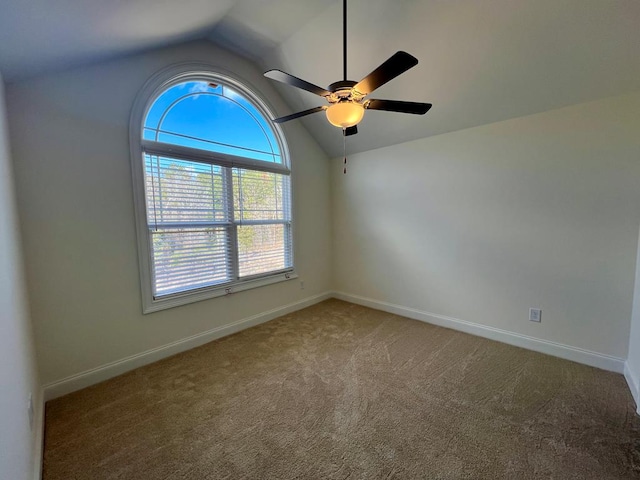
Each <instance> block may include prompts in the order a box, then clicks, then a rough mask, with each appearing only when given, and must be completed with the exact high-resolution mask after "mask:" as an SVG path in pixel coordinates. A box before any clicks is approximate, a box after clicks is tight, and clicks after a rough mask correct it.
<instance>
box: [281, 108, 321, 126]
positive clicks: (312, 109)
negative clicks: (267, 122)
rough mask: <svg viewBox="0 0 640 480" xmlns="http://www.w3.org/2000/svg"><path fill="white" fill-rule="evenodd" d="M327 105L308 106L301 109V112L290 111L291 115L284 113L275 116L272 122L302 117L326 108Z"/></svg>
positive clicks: (282, 121)
mask: <svg viewBox="0 0 640 480" xmlns="http://www.w3.org/2000/svg"><path fill="white" fill-rule="evenodd" d="M326 109H327V107H324V106H323V107H315V108H310V109H309V110H303V111H302V112H298V113H292V114H291V115H285V116H284V117H280V118H276V119H274V120H273V123H284V122H288V121H289V120H295V119H296V118H300V117H304V116H305V115H311V114H312V113H316V112H321V111H322V110H326Z"/></svg>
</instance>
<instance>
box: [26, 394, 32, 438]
mask: <svg viewBox="0 0 640 480" xmlns="http://www.w3.org/2000/svg"><path fill="white" fill-rule="evenodd" d="M27 413H28V414H29V427H30V428H31V430H33V396H32V395H31V394H29V398H28V399H27Z"/></svg>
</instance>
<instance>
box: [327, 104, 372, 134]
mask: <svg viewBox="0 0 640 480" xmlns="http://www.w3.org/2000/svg"><path fill="white" fill-rule="evenodd" d="M326 113H327V120H329V123H330V124H331V125H334V126H336V127H340V128H349V127H353V126H354V125H357V124H358V123H360V121H361V120H362V117H364V106H363V105H362V104H361V103H357V102H337V103H334V104H332V105H331V106H329V108H327V110H326Z"/></svg>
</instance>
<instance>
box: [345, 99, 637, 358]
mask: <svg viewBox="0 0 640 480" xmlns="http://www.w3.org/2000/svg"><path fill="white" fill-rule="evenodd" d="M437 107H438V105H437V102H435V106H434V108H433V110H432V111H431V112H430V113H429V115H433V118H432V121H437V115H438V108H437ZM387 115H388V119H389V121H393V118H394V117H393V114H387ZM360 130H361V135H374V133H372V132H368V131H367V127H366V118H365V121H364V122H363V124H362V127H361V129H360ZM639 132H640V93H635V94H630V95H625V96H620V97H614V98H608V99H604V100H599V101H594V102H590V103H585V104H580V105H576V106H572V107H567V108H562V109H559V110H553V111H549V112H546V113H541V114H536V115H532V116H527V117H522V118H517V119H513V120H508V121H504V122H499V123H495V124H490V125H485V126H481V127H477V128H471V129H467V130H462V131H458V132H453V133H449V134H444V135H440V136H435V137H430V138H426V139H422V140H417V141H413V142H408V143H404V144H400V145H395V146H391V147H387V148H382V149H378V150H374V151H370V152H366V153H362V154H358V155H352V156H351V157H350V158H349V167H348V174H347V175H343V174H342V173H341V168H340V167H339V165H338V164H339V162H340V161H341V160H340V159H336V160H335V161H334V167H333V172H332V173H333V177H332V189H333V196H332V199H333V219H334V252H335V254H334V270H335V271H334V276H335V281H334V283H335V287H336V288H337V290H338V291H342V292H346V293H348V294H351V295H357V296H360V297H364V298H368V299H373V300H376V301H378V302H387V303H390V304H395V305H400V306H403V307H409V308H410V309H415V310H417V311H419V312H427V313H432V314H436V315H438V316H439V317H440V318H442V317H450V318H452V319H457V320H463V321H467V322H474V323H477V324H480V325H482V326H485V327H489V328H490V329H491V328H494V329H501V330H505V331H508V332H512V333H515V334H517V335H526V336H528V337H534V338H536V339H541V340H544V341H546V342H547V343H546V345H548V346H550V347H553V346H554V345H553V344H552V343H549V342H553V343H554V344H555V343H560V344H564V345H568V346H570V347H573V351H574V353H578V354H582V353H584V352H582V350H588V351H591V352H597V353H599V354H603V355H604V356H611V357H615V358H614V360H615V361H616V362H617V365H618V367H614V368H617V369H619V370H621V369H622V364H623V363H622V362H623V360H624V359H626V358H627V349H628V345H629V322H630V318H631V307H632V298H633V285H634V274H635V258H636V247H637V242H638V225H640V208H639V206H640V134H639ZM529 307H539V308H542V310H543V314H542V323H541V324H536V323H532V322H529V321H528V309H529ZM634 331H635V334H636V335H637V334H638V332H637V330H634ZM525 340H526V339H525ZM587 353H588V352H587ZM616 359H617V360H616Z"/></svg>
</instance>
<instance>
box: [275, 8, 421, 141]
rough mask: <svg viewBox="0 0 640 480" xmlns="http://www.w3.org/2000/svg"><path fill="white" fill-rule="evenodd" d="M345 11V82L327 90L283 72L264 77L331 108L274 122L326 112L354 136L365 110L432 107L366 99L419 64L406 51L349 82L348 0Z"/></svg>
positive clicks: (412, 110) (417, 111)
mask: <svg viewBox="0 0 640 480" xmlns="http://www.w3.org/2000/svg"><path fill="white" fill-rule="evenodd" d="M342 8H343V21H342V32H343V44H342V55H343V70H344V79H343V80H341V81H338V82H335V83H332V84H331V85H329V87H328V88H327V89H324V88H322V87H318V86H317V85H314V84H312V83H309V82H307V81H305V80H302V79H300V78H298V77H294V76H293V75H290V74H288V73H285V72H283V71H281V70H269V71H268V72H265V74H264V76H265V77H267V78H270V79H271V80H275V81H277V82H282V83H284V84H286V85H291V86H292V87H297V88H300V89H302V90H306V91H307V92H311V93H315V94H316V95H318V96H320V97H324V98H325V99H326V100H327V102H329V104H328V105H322V106H319V107H314V108H310V109H308V110H303V111H302V112H297V113H292V114H291V115H286V116H284V117H280V118H276V119H274V120H273V121H274V122H275V123H283V122H288V121H289V120H294V119H296V118H300V117H304V116H306V115H310V114H312V113H316V112H321V111H323V110H324V111H325V113H326V115H327V120H329V123H331V124H332V125H335V126H336V127H340V128H342V129H343V134H344V135H345V136H348V135H355V134H356V133H358V127H357V126H356V125H357V124H358V123H360V121H361V120H362V118H363V117H364V111H365V110H385V111H388V112H399V113H411V114H414V115H424V114H425V113H427V112H428V111H429V109H430V108H431V106H432V105H431V104H430V103H419V102H402V101H398V100H378V99H374V98H372V99H367V98H366V97H367V95H369V94H370V93H372V92H373V91H374V90H376V89H377V88H378V87H381V86H382V85H384V84H385V83H387V82H389V81H391V80H393V79H394V78H396V77H397V76H398V75H400V74H402V73H404V72H406V71H407V70H409V69H410V68H412V67H415V66H416V65H417V64H418V59H417V58H415V57H414V56H412V55H409V54H408V53H407V52H402V51H399V52H396V53H395V54H393V55H392V56H391V57H390V58H389V59H388V60H387V61H385V62H384V63H383V64H382V65H380V66H379V67H378V68H376V69H375V70H374V71H373V72H371V73H370V74H369V75H367V76H366V77H364V78H363V79H362V80H360V81H359V82H354V81H353V80H347V0H343V2H342Z"/></svg>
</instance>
